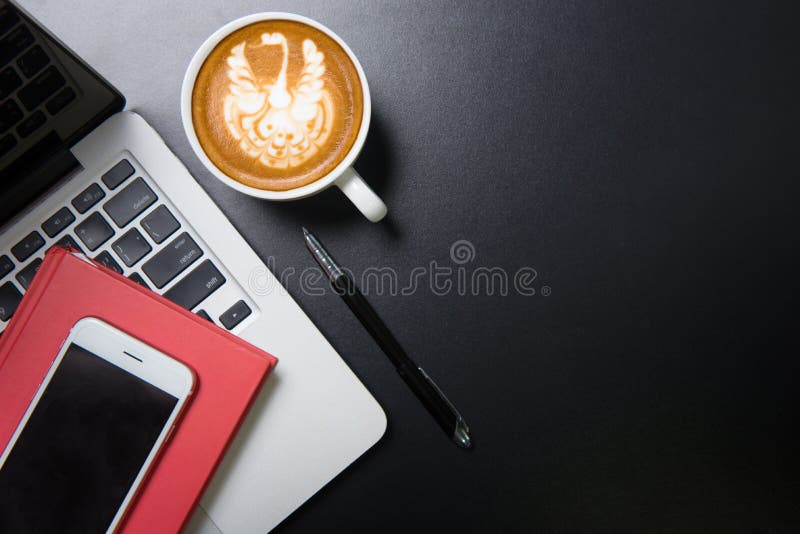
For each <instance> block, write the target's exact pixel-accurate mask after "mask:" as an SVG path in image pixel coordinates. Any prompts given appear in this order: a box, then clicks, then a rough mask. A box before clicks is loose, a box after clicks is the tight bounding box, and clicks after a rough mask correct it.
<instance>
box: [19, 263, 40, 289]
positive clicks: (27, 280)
mask: <svg viewBox="0 0 800 534" xmlns="http://www.w3.org/2000/svg"><path fill="white" fill-rule="evenodd" d="M41 264H42V260H41V259H40V258H36V259H35V260H33V261H32V262H30V264H28V266H27V267H25V268H24V269H22V270H21V271H20V272H18V273H17V282H19V285H21V286H22V289H28V286H29V285H31V282H33V276H34V275H35V274H36V271H38V270H39V266H40V265H41Z"/></svg>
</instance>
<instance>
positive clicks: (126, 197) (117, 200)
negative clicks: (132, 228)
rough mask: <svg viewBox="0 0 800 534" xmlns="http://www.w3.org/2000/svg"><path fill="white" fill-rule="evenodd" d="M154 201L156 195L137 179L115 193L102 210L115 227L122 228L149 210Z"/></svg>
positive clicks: (142, 181)
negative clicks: (112, 220)
mask: <svg viewBox="0 0 800 534" xmlns="http://www.w3.org/2000/svg"><path fill="white" fill-rule="evenodd" d="M156 200H158V197H156V194H155V193H153V190H152V189H150V187H148V185H147V184H146V183H145V182H144V180H143V179H142V178H141V177H139V178H137V179H135V180H134V181H132V182H131V183H130V184H128V185H127V186H126V187H125V189H123V190H122V191H120V192H119V193H117V194H116V195H115V196H114V197H113V198H112V199H111V200H109V201H108V202H106V203H105V204H103V209H104V210H105V211H106V213H108V216H109V217H111V218H112V219H114V222H115V223H117V226H119V227H120V228H122V227H123V226H125V225H126V224H128V223H129V222H131V221H132V220H133V219H135V218H136V217H137V216H138V215H139V214H140V213H142V212H143V211H144V210H146V209H147V208H149V207H150V206H151V205H152V204H153V203H154V202H155V201H156Z"/></svg>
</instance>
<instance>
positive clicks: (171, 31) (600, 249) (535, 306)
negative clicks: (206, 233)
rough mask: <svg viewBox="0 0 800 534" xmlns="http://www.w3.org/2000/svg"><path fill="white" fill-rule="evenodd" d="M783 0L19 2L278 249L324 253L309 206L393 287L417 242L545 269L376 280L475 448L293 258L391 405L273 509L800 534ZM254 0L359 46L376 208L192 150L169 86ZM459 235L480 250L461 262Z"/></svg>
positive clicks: (464, 526) (792, 77)
mask: <svg viewBox="0 0 800 534" xmlns="http://www.w3.org/2000/svg"><path fill="white" fill-rule="evenodd" d="M148 4H149V5H148ZM782 4H783V5H784V6H786V7H781V5H780V4H779V3H778V2H774V3H773V2H755V3H750V4H748V5H740V4H739V3H738V2H736V3H733V2H706V1H701V2H661V3H657V2H650V3H646V2H640V1H621V2H588V1H585V2H584V1H576V2H572V1H571V2H561V1H552V2H551V1H536V2H470V3H467V2H386V1H380V2H372V1H370V2H365V1H360V2H326V1H318V2H313V1H294V2H265V1H244V0H238V1H226V2H219V1H215V0H202V1H197V0H194V1H190V0H186V1H180V2H179V1H171V2H149V3H148V2H130V1H105V0H103V1H100V0H80V1H73V2H69V3H67V2H60V1H55V0H53V1H45V0H27V1H24V2H23V5H25V7H27V8H28V9H29V10H30V11H32V12H33V13H34V14H35V15H36V16H38V17H39V18H40V19H41V20H42V21H43V22H44V23H45V24H47V25H48V26H49V27H51V28H52V29H53V30H54V31H55V32H56V33H57V34H58V35H59V36H60V37H61V38H62V39H63V40H65V41H66V42H67V43H68V44H69V45H70V46H72V47H73V48H74V49H76V50H77V52H78V53H80V54H81V55H83V56H84V57H85V58H86V59H88V60H89V62H90V63H92V64H93V65H94V66H95V67H96V68H97V69H98V70H99V71H100V72H101V73H103V74H104V75H105V76H106V77H108V78H109V79H110V80H111V81H112V82H113V83H114V84H115V85H116V86H117V87H118V88H120V89H121V90H122V92H123V93H124V94H125V95H126V96H127V97H128V101H129V107H130V108H132V109H134V110H136V111H138V112H139V113H140V114H142V115H143V116H144V117H145V118H146V119H147V120H148V121H149V122H150V123H151V124H152V125H153V126H155V128H156V129H157V130H158V131H159V132H160V133H161V135H162V136H163V137H164V139H165V140H166V142H167V144H168V145H169V146H170V147H171V148H172V149H173V150H174V151H175V152H176V153H177V154H178V156H179V157H180V158H181V159H182V160H183V161H184V162H185V163H186V165H187V166H188V167H189V169H190V171H191V172H192V173H193V174H194V176H196V177H197V180H198V181H199V182H200V184H201V185H202V186H203V187H204V188H205V189H206V190H207V191H208V193H209V194H210V195H211V196H212V197H213V198H214V200H215V201H216V202H217V203H218V204H219V205H220V206H221V208H222V209H223V211H224V212H225V213H226V214H227V215H228V216H229V217H230V219H231V220H232V221H233V224H234V225H235V226H236V227H237V228H238V229H239V230H240V231H241V232H242V233H243V234H244V236H245V238H246V239H247V241H248V242H249V243H250V244H251V245H252V246H253V247H254V249H255V250H256V251H257V252H258V253H259V254H260V255H261V256H262V257H263V258H264V259H265V260H267V259H268V258H272V261H273V262H274V263H273V265H274V266H275V269H276V270H278V271H281V270H283V269H287V268H290V267H291V268H294V269H296V272H297V273H299V272H300V271H302V270H303V269H304V268H307V267H311V266H312V265H313V264H312V260H311V258H310V256H309V255H308V253H307V252H306V250H305V249H304V247H303V245H302V240H301V233H300V225H301V224H302V225H306V226H308V227H309V228H311V229H312V230H313V231H314V232H316V233H317V234H318V236H319V237H320V238H321V239H322V240H323V241H324V243H325V244H326V245H327V246H328V247H329V248H330V250H331V251H332V252H333V253H334V255H335V257H336V258H337V259H338V260H339V261H340V262H342V263H343V264H345V265H347V266H348V267H350V268H351V269H353V271H354V272H355V273H356V274H357V275H359V276H360V275H362V274H363V273H364V271H365V270H366V269H367V268H369V267H389V268H392V269H395V270H396V272H397V273H398V275H399V280H400V281H401V282H405V284H407V283H408V280H409V278H410V276H411V272H412V270H413V269H414V268H415V267H420V268H427V269H428V271H430V268H431V262H432V261H435V262H437V264H436V265H437V266H439V267H448V266H449V267H451V268H457V267H459V266H461V267H463V268H464V269H465V272H467V273H468V277H471V273H472V272H473V270H474V269H475V268H478V267H498V268H501V269H504V270H505V272H507V273H509V274H510V275H511V276H513V275H514V273H516V272H517V271H518V270H519V269H520V268H523V267H530V268H533V269H535V270H536V273H537V277H536V278H535V279H534V280H533V282H532V283H530V284H528V285H527V286H526V287H528V286H530V287H533V288H534V289H535V290H536V294H535V295H533V296H524V295H521V294H520V293H519V292H518V291H515V290H514V288H513V286H512V287H511V288H510V289H509V294H508V295H506V296H501V295H498V294H495V295H488V294H487V292H486V291H485V290H483V289H480V290H479V291H478V293H480V294H479V295H477V296H476V295H471V294H468V295H460V294H459V292H458V287H457V286H454V287H453V288H451V290H450V291H449V293H448V294H446V295H437V294H435V292H434V290H432V289H431V288H430V287H429V286H428V285H425V284H424V283H421V285H422V287H419V288H418V289H417V290H416V291H414V292H413V294H410V295H399V296H390V295H386V294H384V295H373V296H371V297H370V300H371V302H372V303H373V304H374V306H375V307H376V308H377V310H378V311H379V313H380V314H381V315H382V316H383V318H384V319H385V320H386V322H387V323H388V324H389V325H390V327H391V329H392V330H393V331H394V332H395V334H396V335H397V337H398V338H399V339H400V340H401V342H402V343H403V344H404V345H405V347H406V349H407V350H408V352H409V353H410V354H411V355H412V356H413V357H414V358H416V359H417V361H418V362H419V363H420V364H421V365H422V366H423V367H425V369H426V370H427V371H428V372H429V373H430V374H431V375H432V376H433V377H435V378H436V379H437V380H438V381H439V383H440V385H441V386H442V388H443V389H444V390H445V391H446V392H447V393H448V394H449V395H450V396H451V397H452V399H453V400H454V401H455V402H456V403H457V405H458V407H459V408H460V409H461V410H462V411H463V413H464V415H465V416H466V418H467V420H468V421H469V423H470V425H471V426H472V429H473V432H474V437H475V442H476V447H475V449H474V451H472V452H467V453H465V452H463V451H460V450H458V449H456V447H454V446H453V445H452V444H451V443H449V442H448V441H447V440H446V439H445V438H444V437H443V435H442V434H441V431H440V430H439V428H438V427H436V426H435V424H434V423H433V421H432V420H431V418H430V417H429V416H428V415H427V413H425V412H424V411H423V409H422V408H421V407H420V405H419V404H418V402H417V401H416V399H415V398H413V397H412V395H411V394H410V392H409V391H408V390H407V389H406V388H405V386H404V385H403V384H402V383H401V381H400V380H399V378H398V377H397V376H396V374H395V372H394V370H393V369H392V368H391V367H390V365H389V364H388V362H387V361H386V359H385V358H384V356H383V355H382V354H381V353H380V352H379V350H378V349H377V347H376V345H375V344H374V343H373V342H372V340H371V339H370V338H369V337H368V335H367V334H366V332H365V331H364V330H363V329H362V328H361V326H360V325H359V323H358V322H357V321H356V320H355V319H354V318H353V317H352V316H351V315H350V314H349V312H348V310H347V308H346V307H345V305H344V303H342V302H341V301H340V300H339V299H338V297H336V296H334V295H333V294H332V293H330V292H326V293H325V294H324V295H322V296H314V295H309V294H306V293H304V292H303V290H302V287H301V284H300V280H299V278H298V276H297V275H294V276H293V277H290V278H289V281H288V284H287V285H288V288H289V290H290V292H291V293H292V295H294V297H295V298H296V299H297V300H298V301H299V302H300V304H301V305H302V306H303V308H304V309H305V310H306V311H307V312H308V314H309V315H310V316H311V318H312V319H313V320H314V322H315V323H316V324H317V325H318V326H319V328H320V329H322V331H323V332H324V333H325V334H326V335H327V336H328V337H329V339H330V340H331V342H332V343H333V345H334V346H335V347H336V348H337V349H338V350H339V351H340V352H341V354H342V355H343V356H344V358H345V359H346V360H347V362H348V363H349V364H350V365H351V367H352V368H353V370H354V371H355V372H356V373H357V374H358V375H359V376H360V377H361V379H362V380H363V381H364V383H365V384H366V385H367V386H368V387H369V389H370V390H371V391H372V392H373V393H374V395H375V397H376V398H377V399H378V400H379V401H380V403H381V404H382V405H383V406H384V408H385V410H386V412H387V414H388V416H389V428H388V432H387V435H386V436H385V438H384V439H383V441H382V442H381V443H380V444H379V445H378V446H376V447H375V448H374V449H373V450H372V451H371V452H369V453H368V454H367V455H366V456H364V457H363V458H362V459H361V460H359V461H358V462H357V463H356V464H355V465H353V466H352V467H351V468H350V469H348V470H347V471H346V472H345V473H344V474H343V475H341V476H340V477H338V478H337V479H336V480H335V481H334V482H333V483H331V484H330V485H329V486H328V487H326V488H325V489H323V490H322V491H321V492H320V493H319V494H318V495H317V496H316V497H314V498H313V499H312V500H311V501H310V502H308V503H307V504H306V505H305V506H304V507H303V508H302V509H301V510H300V511H299V512H297V513H296V514H294V515H293V516H292V517H291V518H289V519H288V520H287V521H286V522H285V523H284V524H283V525H282V527H281V529H280V530H281V531H283V532H287V533H288V532H314V531H350V532H413V531H429V530H433V529H434V528H435V529H439V530H443V531H451V532H488V531H495V532H501V531H527V532H597V531H604V532H681V533H683V532H743V533H745V532H746V533H755V532H759V533H767V532H768V533H778V532H797V531H798V529H800V509H798V502H799V501H798V497H799V496H800V495H799V494H800V491H798V475H799V474H800V473H799V471H800V470H799V469H798V456H797V454H796V451H797V449H798V443H797V440H796V438H792V437H791V436H792V435H793V432H792V431H793V430H796V429H795V428H794V427H796V425H797V422H798V393H797V391H798V389H797V382H798V367H799V366H798V360H797V355H798V344H797V337H796V336H792V335H790V333H789V328H790V326H795V327H796V324H797V320H796V319H797V313H796V307H795V306H792V307H790V305H793V304H795V302H794V299H793V297H794V296H796V292H795V291H792V290H791V289H790V288H791V287H793V286H794V282H796V276H797V275H796V272H797V271H796V270H795V269H794V267H796V266H797V263H796V261H795V258H794V256H795V255H796V254H797V251H798V239H797V230H798V224H797V223H798V221H797V216H796V212H795V209H796V208H795V205H796V203H797V193H798V178H799V177H800V176H798V174H799V173H798V164H797V157H796V156H797V152H798V133H797V132H798V125H797V120H798V113H797V111H798V106H797V95H798V84H797V83H796V82H797V68H798V62H797V53H798V49H799V48H798V42H797V39H796V37H795V36H796V34H797V16H796V15H797V13H794V12H792V10H791V9H790V8H789V7H788V6H790V4H791V2H785V3H782ZM266 10H286V11H293V12H297V13H301V14H304V15H308V16H311V17H313V18H316V19H318V20H320V21H322V22H323V23H325V24H326V25H328V26H329V27H331V28H332V29H334V31H336V32H338V33H339V34H340V35H341V36H342V37H343V38H344V39H345V40H346V41H347V42H348V43H349V44H350V46H351V47H352V48H353V50H354V51H355V53H356V54H357V55H358V57H359V58H360V60H361V62H362V64H363V66H364V69H365V71H366V73H367V76H368V79H369V83H370V86H371V89H372V99H373V107H374V114H373V124H372V130H371V132H370V135H369V138H368V142H367V144H366V147H365V149H364V152H363V155H362V156H361V158H360V159H359V160H358V163H357V165H356V168H357V169H358V170H359V171H360V172H361V173H362V174H363V175H364V176H365V177H366V178H367V180H368V181H369V182H370V183H371V184H372V185H373V186H374V188H375V190H376V191H377V192H378V193H379V194H380V195H381V196H382V197H383V198H384V199H385V201H386V203H387V204H388V206H389V212H390V215H389V218H388V219H387V220H386V221H385V222H383V223H381V224H377V225H375V224H370V223H368V222H367V221H366V220H365V219H363V218H362V217H361V216H360V215H359V214H358V213H357V212H356V211H355V209H354V208H353V207H352V206H350V205H349V204H348V202H347V200H345V199H344V198H343V196H342V195H341V193H339V192H338V191H335V190H329V191H327V192H326V193H324V194H321V195H319V196H318V197H316V198H313V199H310V200H305V201H300V202H296V203H291V204H280V205H279V204H273V203H268V202H266V201H258V200H255V199H251V198H247V197H245V196H242V195H240V194H238V193H236V192H234V191H232V190H230V189H227V188H226V187H225V186H223V185H222V184H221V183H219V182H218V181H216V179H214V178H213V177H212V176H211V175H210V173H208V172H207V171H205V170H204V169H203V167H202V166H201V164H200V162H199V161H198V160H197V159H196V157H195V156H194V155H193V153H192V152H191V149H190V147H189V144H188V142H187V141H186V138H185V136H184V134H183V131H182V128H181V124H180V117H179V108H178V99H179V90H180V84H181V80H182V76H183V71H184V70H185V67H186V66H187V64H188V62H189V59H190V57H191V55H192V54H193V53H194V51H195V49H196V48H197V47H198V46H199V45H200V44H201V42H202V41H203V40H204V39H205V38H206V36H208V35H209V34H210V33H212V32H213V31H214V30H215V29H217V28H218V27H219V26H221V25H222V24H224V23H225V22H227V21H229V20H232V19H234V18H237V17H239V16H242V15H246V14H250V13H254V12H259V11H266ZM458 240H467V241H469V242H470V244H471V245H472V247H473V248H472V249H470V250H473V251H474V257H473V258H472V260H471V261H468V262H466V263H464V264H456V263H454V262H453V261H452V259H451V256H450V249H451V245H453V243H454V242H456V241H458ZM465 250H466V251H467V252H470V250H467V249H465ZM453 272H454V274H453V276H454V277H457V276H458V274H457V273H458V269H455V270H454V271H453ZM525 272H529V271H525ZM470 279H471V278H470ZM425 280H426V279H423V280H422V282H424V281H425ZM453 280H455V281H456V282H457V278H454V279H453ZM512 281H513V280H512ZM545 286H547V287H548V288H549V291H550V293H549V295H547V296H545V295H544V294H545V293H547V292H548V290H547V289H545ZM470 287H471V286H467V289H468V291H467V293H470V291H469V289H470ZM498 291H499V290H498ZM438 292H440V293H441V292H443V291H438ZM790 312H791V315H790ZM331 439H334V438H331ZM324 445H325V443H324V440H320V442H319V443H318V444H316V445H315V446H320V447H323V446H324ZM298 468H299V469H300V468H302V466H298Z"/></svg>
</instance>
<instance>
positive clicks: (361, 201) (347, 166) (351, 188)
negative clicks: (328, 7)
mask: <svg viewBox="0 0 800 534" xmlns="http://www.w3.org/2000/svg"><path fill="white" fill-rule="evenodd" d="M264 20H289V21H295V22H301V23H304V24H307V25H309V26H312V27H314V28H316V29H317V30H319V31H321V32H323V33H325V34H326V35H328V37H330V38H331V39H333V40H334V41H336V42H337V43H338V44H339V45H340V46H341V47H342V49H343V50H344V51H345V52H346V53H347V55H348V57H349V58H350V61H352V62H353V65H355V68H356V71H357V72H358V78H359V80H361V90H362V92H363V95H364V98H363V101H364V109H363V114H362V119H361V127H360V128H359V130H358V135H357V136H356V140H355V142H354V143H353V146H352V147H351V148H350V151H349V152H348V153H347V155H345V157H344V159H343V160H342V161H341V162H340V163H339V165H337V166H336V167H335V168H334V169H333V170H332V171H331V172H329V173H328V174H326V175H325V176H323V177H322V178H320V179H319V180H316V181H314V182H311V183H310V184H306V185H304V186H301V187H297V188H295V189H289V190H286V191H270V190H267V189H258V188H255V187H250V186H247V185H245V184H243V183H241V182H238V181H236V180H234V179H233V178H231V177H230V176H228V175H226V174H225V173H224V172H222V171H221V170H220V169H219V168H218V167H217V166H216V165H214V163H213V162H212V161H211V160H210V159H209V157H208V156H207V155H206V153H205V151H203V147H202V146H201V145H200V141H199V140H198V139H197V134H196V133H195V130H194V125H193V123H192V92H193V89H194V83H195V80H196V79H197V74H198V72H199V71H200V67H202V65H203V62H204V61H205V59H206V57H208V55H209V54H210V53H211V51H212V50H214V48H215V47H216V46H217V44H218V43H219V42H220V41H222V40H223V39H224V38H225V37H227V36H228V35H230V34H231V33H233V32H234V31H236V30H238V29H239V28H242V27H244V26H247V25H249V24H253V23H254V22H260V21H264ZM371 115H372V101H371V99H370V95H369V86H368V85H367V78H366V76H365V75H364V69H362V68H361V64H360V63H359V62H358V59H356V56H355V54H353V51H352V50H350V47H349V46H347V44H346V43H345V42H344V41H342V39H341V38H340V37H339V36H338V35H336V34H335V33H333V32H332V31H331V30H330V29H328V28H326V27H325V26H323V25H322V24H320V23H319V22H316V21H314V20H311V19H309V18H307V17H303V16H300V15H294V14H292V13H280V12H270V13H257V14H255V15H248V16H246V17H242V18H240V19H237V20H234V21H232V22H229V23H228V24H226V25H224V26H223V27H222V28H220V29H219V30H217V31H216V32H214V33H213V34H212V35H211V36H210V37H209V38H208V39H206V41H205V42H204V43H203V44H202V46H201V47H200V48H199V49H198V50H197V52H196V53H195V55H194V57H193V58H192V61H191V62H190V63H189V68H188V69H187V70H186V75H185V76H184V78H183V87H182V88H181V120H182V121H183V128H184V130H185V131H186V136H187V137H188V138H189V144H191V145H192V149H193V150H194V152H195V154H197V157H198V158H200V161H202V162H203V164H204V165H205V166H206V167H207V168H208V170H209V171H211V173H212V174H213V175H214V176H216V177H217V178H219V179H220V180H221V181H222V182H223V183H224V184H226V185H229V186H230V187H232V188H234V189H236V190H237V191H241V192H242V193H245V194H247V195H250V196H253V197H258V198H266V199H268V200H279V201H280V200H296V199H299V198H304V197H308V196H311V195H314V194H316V193H319V192H320V191H322V190H323V189H327V188H328V187H330V186H332V185H336V186H337V187H338V188H339V189H341V190H342V192H343V193H344V194H345V195H347V198H349V199H350V200H351V201H352V202H353V204H355V205H356V207H357V208H358V209H359V210H360V211H361V213H363V214H364V216H365V217H366V218H367V219H369V220H370V221H372V222H378V221H379V220H381V219H383V218H384V217H385V216H386V204H384V203H383V201H382V200H381V199H380V197H378V195H376V194H375V192H374V191H372V189H370V187H369V186H368V185H367V183H366V182H365V181H364V179H363V178H361V176H359V174H358V173H357V172H356V170H355V169H354V168H353V162H354V161H355V159H356V158H357V157H358V155H359V153H360V152H361V148H362V147H363V146H364V140H365V139H366V137H367V130H369V121H370V116H371Z"/></svg>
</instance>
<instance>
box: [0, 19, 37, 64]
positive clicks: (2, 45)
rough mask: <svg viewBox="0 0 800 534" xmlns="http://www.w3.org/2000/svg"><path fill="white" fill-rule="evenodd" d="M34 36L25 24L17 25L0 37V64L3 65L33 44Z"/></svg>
mask: <svg viewBox="0 0 800 534" xmlns="http://www.w3.org/2000/svg"><path fill="white" fill-rule="evenodd" d="M33 41H34V37H33V34H32V33H31V31H30V30H29V29H28V28H26V27H25V26H17V27H16V28H14V30H13V31H11V32H10V33H8V35H6V36H5V37H3V38H2V39H0V65H5V64H6V63H8V62H9V61H11V60H12V59H14V58H15V57H17V56H18V55H20V54H21V53H22V52H23V51H24V50H25V49H26V48H28V47H29V46H30V45H32V44H33Z"/></svg>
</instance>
